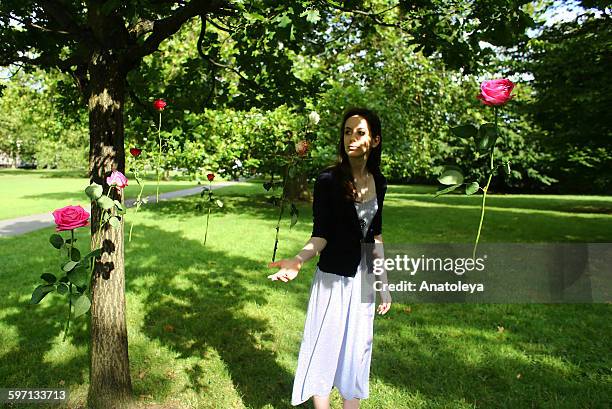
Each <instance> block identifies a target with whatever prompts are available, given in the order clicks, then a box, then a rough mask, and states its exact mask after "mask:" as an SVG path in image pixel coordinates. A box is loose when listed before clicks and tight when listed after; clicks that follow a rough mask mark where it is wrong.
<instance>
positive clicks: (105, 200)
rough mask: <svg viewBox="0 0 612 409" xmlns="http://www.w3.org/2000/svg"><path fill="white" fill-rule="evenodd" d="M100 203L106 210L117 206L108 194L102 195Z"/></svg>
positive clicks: (99, 199)
mask: <svg viewBox="0 0 612 409" xmlns="http://www.w3.org/2000/svg"><path fill="white" fill-rule="evenodd" d="M98 205H99V206H100V207H101V208H102V209H104V210H109V209H111V208H112V207H113V206H115V202H113V199H111V198H110V197H108V196H102V197H100V198H98Z"/></svg>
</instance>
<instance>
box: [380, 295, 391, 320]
mask: <svg viewBox="0 0 612 409" xmlns="http://www.w3.org/2000/svg"><path fill="white" fill-rule="evenodd" d="M390 308H391V294H389V291H382V292H381V293H380V304H378V309H377V312H378V314H379V315H384V314H386V313H387V311H389V309H390Z"/></svg>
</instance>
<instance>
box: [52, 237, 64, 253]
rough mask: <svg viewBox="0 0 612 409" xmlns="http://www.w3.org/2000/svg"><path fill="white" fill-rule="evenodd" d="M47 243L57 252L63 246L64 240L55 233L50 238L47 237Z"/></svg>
mask: <svg viewBox="0 0 612 409" xmlns="http://www.w3.org/2000/svg"><path fill="white" fill-rule="evenodd" d="M49 243H51V245H52V246H53V247H55V248H56V249H58V250H59V249H61V248H62V246H63V245H64V239H63V237H62V236H60V235H59V234H57V233H55V234H52V235H51V237H49Z"/></svg>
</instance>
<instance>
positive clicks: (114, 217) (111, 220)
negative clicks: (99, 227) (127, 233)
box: [108, 216, 121, 229]
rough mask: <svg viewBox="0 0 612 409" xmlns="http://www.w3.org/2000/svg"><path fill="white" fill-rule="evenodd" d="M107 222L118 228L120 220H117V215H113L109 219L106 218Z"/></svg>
mask: <svg viewBox="0 0 612 409" xmlns="http://www.w3.org/2000/svg"><path fill="white" fill-rule="evenodd" d="M108 223H109V224H110V225H111V226H112V227H113V228H114V229H118V228H119V227H121V222H120V221H119V219H118V218H117V216H113V217H111V218H110V219H108Z"/></svg>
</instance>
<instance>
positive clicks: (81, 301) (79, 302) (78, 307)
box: [74, 294, 91, 318]
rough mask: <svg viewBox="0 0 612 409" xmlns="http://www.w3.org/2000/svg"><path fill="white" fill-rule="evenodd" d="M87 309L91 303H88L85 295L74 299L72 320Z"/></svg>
mask: <svg viewBox="0 0 612 409" xmlns="http://www.w3.org/2000/svg"><path fill="white" fill-rule="evenodd" d="M89 307H91V301H89V297H88V296H87V294H82V295H81V296H80V297H79V298H77V299H76V302H75V303H74V318H76V317H80V316H81V315H83V314H85V313H86V312H87V311H89Z"/></svg>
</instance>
